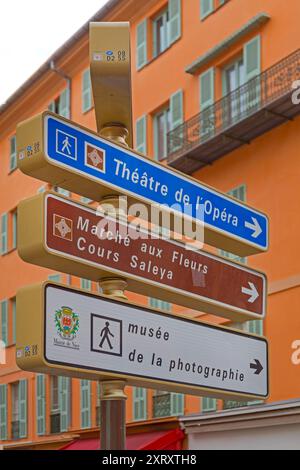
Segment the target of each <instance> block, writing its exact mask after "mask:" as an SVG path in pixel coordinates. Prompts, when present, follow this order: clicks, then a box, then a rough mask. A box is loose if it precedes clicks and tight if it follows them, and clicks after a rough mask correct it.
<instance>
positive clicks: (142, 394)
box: [133, 387, 147, 421]
mask: <svg viewBox="0 0 300 470" xmlns="http://www.w3.org/2000/svg"><path fill="white" fill-rule="evenodd" d="M133 419H134V420H135V421H138V420H140V421H141V420H145V419H147V390H146V389H145V388H141V387H134V388H133Z"/></svg>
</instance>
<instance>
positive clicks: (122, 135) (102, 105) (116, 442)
mask: <svg viewBox="0 0 300 470" xmlns="http://www.w3.org/2000/svg"><path fill="white" fill-rule="evenodd" d="M90 63H91V82H92V88H93V96H94V104H95V113H96V122H97V130H98V133H99V135H101V136H102V137H104V138H106V139H109V140H111V141H112V142H115V143H116V144H118V145H124V146H126V147H127V146H129V147H132V145H133V139H132V93H131V58H130V25H129V23H127V22H126V23H91V24H90ZM100 204H101V206H102V210H104V212H105V213H107V215H114V216H115V217H116V220H117V217H119V218H120V217H122V218H123V219H124V218H126V214H125V213H122V209H121V207H120V198H119V197H118V196H116V195H113V194H112V195H111V196H108V197H106V198H105V199H104V200H102V201H101V202H100ZM99 284H100V288H101V289H102V291H103V293H104V294H105V295H107V296H110V297H113V298H116V299H127V298H126V296H125V294H124V290H125V289H126V286H127V283H126V280H125V279H122V278H105V279H100V280H99ZM124 388H125V382H123V381H117V380H116V381H108V382H101V426H100V428H101V450H124V449H125V448H126V395H125V393H124Z"/></svg>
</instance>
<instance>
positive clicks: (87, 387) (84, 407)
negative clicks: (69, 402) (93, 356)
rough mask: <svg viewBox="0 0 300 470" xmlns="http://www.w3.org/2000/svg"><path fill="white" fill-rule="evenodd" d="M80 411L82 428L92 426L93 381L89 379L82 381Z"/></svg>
mask: <svg viewBox="0 0 300 470" xmlns="http://www.w3.org/2000/svg"><path fill="white" fill-rule="evenodd" d="M80 413H81V428H82V429H87V428H90V427H91V383H90V381H89V380H81V381H80Z"/></svg>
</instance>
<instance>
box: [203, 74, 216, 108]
mask: <svg viewBox="0 0 300 470" xmlns="http://www.w3.org/2000/svg"><path fill="white" fill-rule="evenodd" d="M214 101H215V71H214V68H211V69H209V70H207V71H206V72H204V73H203V74H202V75H200V105H201V111H204V110H205V109H206V108H208V107H209V106H212V105H213V104H214Z"/></svg>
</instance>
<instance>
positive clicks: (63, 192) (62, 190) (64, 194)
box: [53, 186, 70, 197]
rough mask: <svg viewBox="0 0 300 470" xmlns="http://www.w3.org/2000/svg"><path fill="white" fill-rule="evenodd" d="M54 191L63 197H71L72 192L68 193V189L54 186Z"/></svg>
mask: <svg viewBox="0 0 300 470" xmlns="http://www.w3.org/2000/svg"><path fill="white" fill-rule="evenodd" d="M53 190H54V191H55V192H56V193H57V194H61V195H62V196H66V197H69V196H70V191H68V190H67V189H63V188H60V187H59V186H54V188H53Z"/></svg>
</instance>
